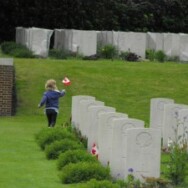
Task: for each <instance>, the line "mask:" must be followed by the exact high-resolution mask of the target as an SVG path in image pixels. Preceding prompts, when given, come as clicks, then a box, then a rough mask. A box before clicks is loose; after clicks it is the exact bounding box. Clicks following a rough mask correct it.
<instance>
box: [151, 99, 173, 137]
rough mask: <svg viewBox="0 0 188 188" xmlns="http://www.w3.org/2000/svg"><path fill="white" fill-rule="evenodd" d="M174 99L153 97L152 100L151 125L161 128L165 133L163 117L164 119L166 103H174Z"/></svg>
mask: <svg viewBox="0 0 188 188" xmlns="http://www.w3.org/2000/svg"><path fill="white" fill-rule="evenodd" d="M173 103H174V100H173V99H167V98H153V99H151V102H150V127H151V128H157V129H160V130H161V136H162V135H163V132H162V131H163V126H164V125H163V123H164V121H163V119H164V105H166V104H173Z"/></svg>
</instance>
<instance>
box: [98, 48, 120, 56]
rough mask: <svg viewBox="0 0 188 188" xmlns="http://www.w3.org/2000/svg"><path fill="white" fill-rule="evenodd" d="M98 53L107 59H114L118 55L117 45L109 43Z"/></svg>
mask: <svg viewBox="0 0 188 188" xmlns="http://www.w3.org/2000/svg"><path fill="white" fill-rule="evenodd" d="M98 55H99V56H100V57H102V58H105V59H114V58H115V57H118V50H117V48H116V47H115V46H113V45H111V44H108V45H105V46H104V47H102V48H101V49H100V50H99V54H98Z"/></svg>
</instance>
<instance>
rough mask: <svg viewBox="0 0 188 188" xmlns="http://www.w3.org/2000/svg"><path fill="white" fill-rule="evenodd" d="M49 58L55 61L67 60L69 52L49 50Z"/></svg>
mask: <svg viewBox="0 0 188 188" xmlns="http://www.w3.org/2000/svg"><path fill="white" fill-rule="evenodd" d="M49 57H50V58H53V59H67V57H68V52H66V51H65V50H58V49H51V50H49Z"/></svg>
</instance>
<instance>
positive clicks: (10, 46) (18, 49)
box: [1, 41, 34, 58]
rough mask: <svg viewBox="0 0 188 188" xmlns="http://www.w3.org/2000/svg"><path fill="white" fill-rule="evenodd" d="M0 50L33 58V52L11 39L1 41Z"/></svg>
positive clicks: (14, 55)
mask: <svg viewBox="0 0 188 188" xmlns="http://www.w3.org/2000/svg"><path fill="white" fill-rule="evenodd" d="M1 50H2V52H3V53H5V54H8V55H11V56H13V57H20V58H34V55H33V53H32V52H31V51H30V50H29V49H28V48H27V47H26V46H24V45H22V44H17V43H15V42H12V41H10V42H4V43H2V44H1Z"/></svg>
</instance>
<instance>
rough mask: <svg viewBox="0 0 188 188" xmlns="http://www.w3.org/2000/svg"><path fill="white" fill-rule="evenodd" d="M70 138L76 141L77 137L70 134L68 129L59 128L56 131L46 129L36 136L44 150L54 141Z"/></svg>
mask: <svg viewBox="0 0 188 188" xmlns="http://www.w3.org/2000/svg"><path fill="white" fill-rule="evenodd" d="M65 138H69V139H71V140H76V137H75V136H74V135H73V134H72V133H70V132H69V131H68V130H67V129H66V128H62V127H58V128H54V129H49V128H44V129H42V130H41V131H40V132H39V133H37V134H36V140H37V143H38V145H39V146H40V148H41V149H42V150H44V149H45V147H46V146H47V145H49V144H51V143H53V142H54V141H57V140H62V139H65Z"/></svg>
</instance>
